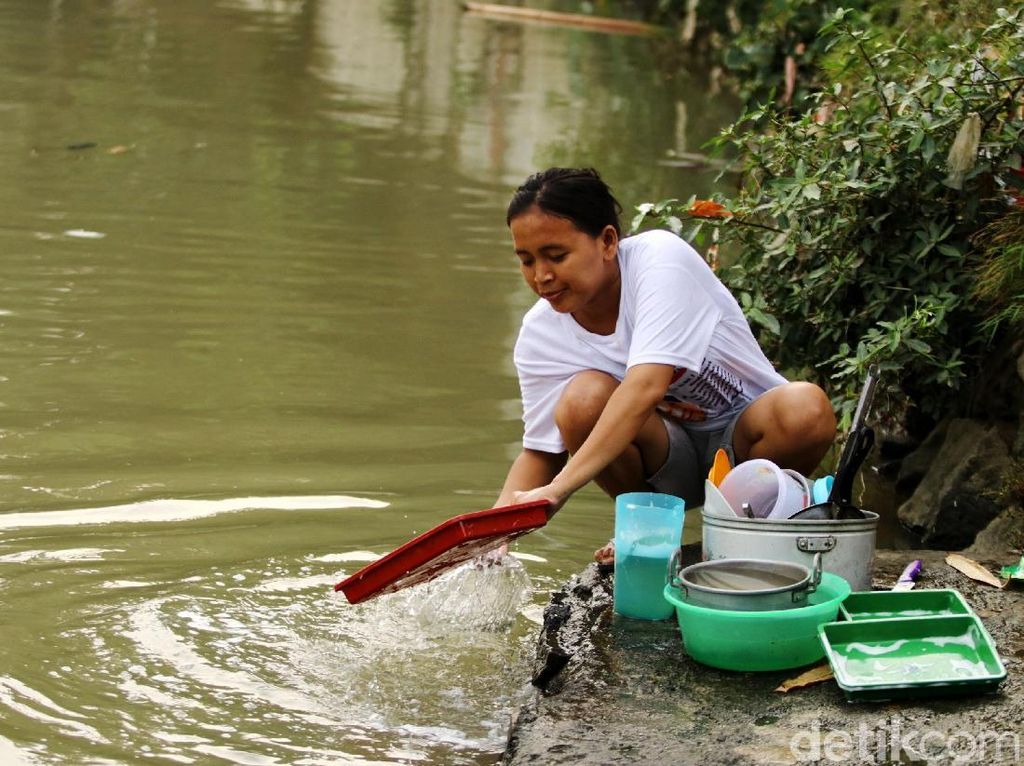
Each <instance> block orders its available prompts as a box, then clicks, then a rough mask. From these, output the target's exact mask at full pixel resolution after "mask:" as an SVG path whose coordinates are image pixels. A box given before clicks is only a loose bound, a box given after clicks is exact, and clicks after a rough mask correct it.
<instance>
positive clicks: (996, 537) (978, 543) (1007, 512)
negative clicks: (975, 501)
mask: <svg viewBox="0 0 1024 766" xmlns="http://www.w3.org/2000/svg"><path fill="white" fill-rule="evenodd" d="M1022 549H1024V508H1022V507H1021V506H1020V505H1011V506H1010V507H1009V508H1006V509H1004V510H1003V511H1002V512H1000V514H999V515H998V516H996V517H995V519H993V520H992V521H991V523H989V525H988V526H987V527H985V528H984V529H983V530H982V531H981V532H979V533H978V536H977V537H975V538H974V543H973V544H972V545H971V547H970V548H968V549H967V550H966V551H965V553H966V554H968V555H970V556H973V557H975V558H978V557H982V558H990V559H997V560H1001V561H1003V562H1004V563H1005V564H1009V563H1012V561H1011V559H1012V558H1014V556H1020V555H1021V551H1022Z"/></svg>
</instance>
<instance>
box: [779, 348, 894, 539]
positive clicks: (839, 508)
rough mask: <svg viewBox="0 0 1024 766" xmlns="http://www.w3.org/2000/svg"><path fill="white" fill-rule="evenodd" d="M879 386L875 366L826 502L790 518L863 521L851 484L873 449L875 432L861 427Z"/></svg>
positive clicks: (867, 426)
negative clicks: (876, 387)
mask: <svg viewBox="0 0 1024 766" xmlns="http://www.w3.org/2000/svg"><path fill="white" fill-rule="evenodd" d="M877 382H878V368H877V367H876V366H874V365H872V366H871V368H870V369H869V370H868V377H867V379H866V380H865V381H864V388H863V389H862V390H861V394H860V401H858V402H857V409H856V410H855V411H854V414H853V422H852V423H851V424H850V435H849V436H848V437H847V439H846V444H844V445H843V451H842V453H841V454H840V455H839V464H838V465H837V466H836V478H835V482H834V483H833V485H832V491H831V492H830V493H829V496H828V500H826V501H825V502H824V503H816V504H815V505H810V506H808V507H807V508H804V509H803V510H802V511H797V512H796V513H794V514H793V515H792V516H790V517H789V518H791V519H803V520H806V521H822V520H826V519H862V518H864V514H863V513H862V512H861V510H860V509H859V508H857V506H855V505H854V504H853V480H854V479H855V478H856V477H857V473H858V472H859V471H860V467H861V465H863V463H864V460H865V459H866V458H867V456H868V453H869V452H871V448H872V447H873V446H874V445H875V431H874V429H873V428H871V426H869V425H866V424H865V423H864V421H865V419H866V418H867V415H868V411H869V410H870V409H871V401H872V399H873V398H874V395H875V384H876V383H877Z"/></svg>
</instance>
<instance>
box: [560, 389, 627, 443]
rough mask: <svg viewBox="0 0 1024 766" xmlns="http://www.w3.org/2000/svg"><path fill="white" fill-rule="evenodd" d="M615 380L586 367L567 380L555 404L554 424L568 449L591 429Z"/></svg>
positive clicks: (605, 402)
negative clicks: (585, 369) (583, 370)
mask: <svg viewBox="0 0 1024 766" xmlns="http://www.w3.org/2000/svg"><path fill="white" fill-rule="evenodd" d="M618 385H619V382H618V381H617V380H616V379H615V378H613V377H612V376H611V375H608V374H606V373H603V372H598V371H597V370H587V371H585V372H580V373H577V374H576V375H575V376H574V377H573V379H572V380H570V381H569V383H568V385H567V386H566V387H565V390H564V391H563V392H562V396H561V397H560V398H559V400H558V404H557V405H556V406H555V425H557V426H558V431H559V433H561V434H562V440H563V441H564V442H565V444H566V446H567V447H568V448H569V451H570V452H574V451H576V449H578V448H579V446H580V445H581V444H583V442H584V441H586V438H587V436H589V435H590V432H591V431H592V430H593V428H594V425H595V424H596V423H597V419H598V418H600V417H601V413H602V412H604V408H605V405H607V404H608V399H609V398H611V395H612V393H613V392H614V391H615V389H616V388H617V387H618Z"/></svg>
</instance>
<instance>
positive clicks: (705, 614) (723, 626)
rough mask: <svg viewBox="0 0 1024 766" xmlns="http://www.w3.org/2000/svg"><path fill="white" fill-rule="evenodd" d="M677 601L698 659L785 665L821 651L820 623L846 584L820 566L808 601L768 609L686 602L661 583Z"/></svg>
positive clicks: (735, 665)
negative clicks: (740, 609)
mask: <svg viewBox="0 0 1024 766" xmlns="http://www.w3.org/2000/svg"><path fill="white" fill-rule="evenodd" d="M664 594H665V599H666V600H667V601H668V602H669V603H670V604H672V606H674V607H675V610H676V619H677V620H678V621H679V629H680V631H681V632H682V634H683V646H684V648H685V649H686V652H687V654H689V655H690V656H691V657H693V659H695V660H697V662H700V663H703V664H705V665H710V666H711V667H714V668H722V669H723V670H788V669H790V668H798V667H801V666H802V665H809V664H810V663H812V662H816V661H818V660H820V659H821V658H822V657H824V656H825V650H824V648H823V647H822V645H821V641H820V640H819V638H818V626H819V625H823V624H824V623H826V622H832V621H833V620H835V619H836V615H837V614H838V613H839V604H840V603H841V602H842V600H843V599H844V598H846V597H847V596H848V595H850V584H849V583H848V582H846V580H844V579H843V578H842V577H839V576H838V575H835V574H832V573H831V572H824V573H823V574H822V576H821V584H820V585H819V586H818V589H817V590H816V591H815V592H814V593H812V594H810V595H809V596H808V597H807V605H806V606H801V607H797V608H796V609H782V610H777V611H766V612H735V611H731V610H727V609H712V608H710V607H706V606H697V605H695V604H688V603H687V602H686V601H685V597H684V595H683V593H682V592H681V591H680V590H679V589H678V588H673V587H672V586H671V585H666V586H665V591H664Z"/></svg>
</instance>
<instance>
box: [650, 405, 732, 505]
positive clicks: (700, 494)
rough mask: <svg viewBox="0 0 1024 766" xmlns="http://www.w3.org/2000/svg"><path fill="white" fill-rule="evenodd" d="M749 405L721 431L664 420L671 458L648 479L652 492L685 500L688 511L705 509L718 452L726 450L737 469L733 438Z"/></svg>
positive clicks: (663, 418) (730, 461)
mask: <svg viewBox="0 0 1024 766" xmlns="http://www.w3.org/2000/svg"><path fill="white" fill-rule="evenodd" d="M750 404H751V403H750V402H747V404H746V405H745V406H744V407H743V408H742V409H740V410H739V411H737V412H736V414H735V415H734V416H733V418H732V419H731V420H730V421H729V422H728V423H726V424H725V427H724V428H722V429H721V430H718V431H697V430H695V429H689V428H687V427H686V426H685V425H683V424H682V423H679V422H678V421H676V420H673V419H671V418H667V417H662V420H663V422H664V423H665V430H666V431H667V432H668V457H667V458H665V463H664V465H662V466H661V468H659V469H658V470H657V471H655V472H654V474H653V475H652V476H650V477H649V478H648V479H647V483H648V484H650V485H651V489H652V490H654V491H655V492H662V493H664V494H666V495H675V496H676V497H681V498H683V500H685V501H686V508H687V510H689V509H690V508H698V507H700V506H702V505H704V480H705V479H707V477H708V472H709V471H710V470H711V465H712V464H713V463H714V462H715V453H716V452H717V451H718V450H719V449H723V450H725V452H726V454H727V455H728V456H729V463H730V464H731V465H736V455H735V454H734V453H733V447H732V435H733V432H734V431H735V430H736V423H737V422H739V419H740V416H741V415H742V414H743V413H744V412H746V411H747V407H749V406H750Z"/></svg>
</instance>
